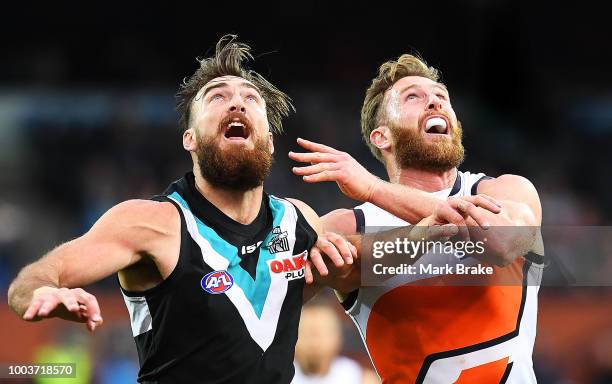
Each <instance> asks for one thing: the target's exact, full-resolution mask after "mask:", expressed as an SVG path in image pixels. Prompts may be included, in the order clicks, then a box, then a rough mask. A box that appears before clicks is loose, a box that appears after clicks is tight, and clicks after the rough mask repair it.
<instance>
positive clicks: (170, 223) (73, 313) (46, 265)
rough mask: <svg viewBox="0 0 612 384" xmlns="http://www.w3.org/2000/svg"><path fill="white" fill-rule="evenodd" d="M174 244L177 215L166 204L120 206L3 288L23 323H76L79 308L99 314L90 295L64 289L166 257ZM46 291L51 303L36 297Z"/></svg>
mask: <svg viewBox="0 0 612 384" xmlns="http://www.w3.org/2000/svg"><path fill="white" fill-rule="evenodd" d="M177 242H179V243H180V217H179V214H178V212H177V211H176V209H175V208H174V207H173V206H172V204H170V203H160V202H155V201H146V200H131V201H126V202H123V203H121V204H118V205H117V206H115V207H113V208H111V209H110V210H109V211H108V212H106V213H105V214H104V215H103V216H102V217H101V218H100V219H99V220H98V222H96V224H95V225H94V226H93V227H92V228H91V229H90V230H89V231H88V232H87V233H86V234H84V235H83V236H81V237H79V238H76V239H74V240H72V241H69V242H66V243H64V244H62V245H60V246H58V247H57V248H55V249H53V250H52V251H51V252H49V253H48V254H46V255H45V256H44V257H42V258H41V259H39V260H38V261H36V262H34V263H32V264H30V265H28V266H26V267H25V268H23V269H22V270H21V271H20V272H19V274H18V276H17V277H16V278H15V280H14V281H13V282H12V284H11V286H10V288H9V293H8V300H9V305H10V306H11V308H12V309H13V310H14V311H15V312H16V313H17V314H18V315H19V316H21V317H23V318H24V319H26V320H38V319H40V318H44V317H55V316H58V317H63V318H66V319H70V320H76V321H80V320H81V317H82V316H81V315H82V314H79V312H78V306H79V305H80V304H84V305H85V306H87V307H88V308H87V310H88V311H89V310H91V311H94V312H95V313H93V312H90V313H89V315H90V316H94V315H97V316H99V309H98V308H97V303H95V299H93V296H91V295H89V294H87V293H86V292H84V291H82V290H79V291H76V296H77V297H74V295H69V294H68V289H69V288H77V287H82V286H85V285H88V284H91V283H93V282H96V281H98V280H101V279H103V278H105V277H107V276H110V275H112V274H113V273H116V272H118V271H121V270H122V269H124V268H127V267H129V266H132V265H134V264H136V263H138V262H140V261H142V260H144V259H146V258H151V259H153V261H154V262H156V263H157V262H159V261H160V260H157V259H155V257H156V255H162V254H168V253H169V252H168V251H167V250H168V249H170V248H172V247H176V249H178V243H177ZM58 288H61V289H60V290H58ZM81 291H82V292H81ZM51 292H53V295H54V297H55V299H56V301H57V302H54V301H53V298H49V297H46V298H45V299H42V298H41V297H42V296H45V294H46V295H47V296H48V295H49V293H51ZM39 299H40V300H39ZM47 299H48V300H47ZM80 299H81V300H83V301H84V303H82V302H81V301H80ZM60 302H61V304H63V305H59V304H60ZM58 305H59V306H58ZM90 306H91V308H89V307H90Z"/></svg>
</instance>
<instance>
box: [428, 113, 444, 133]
mask: <svg viewBox="0 0 612 384" xmlns="http://www.w3.org/2000/svg"><path fill="white" fill-rule="evenodd" d="M425 133H428V134H430V135H448V134H449V130H448V123H447V122H446V119H443V118H441V117H438V116H434V117H431V118H429V119H427V121H426V122H425Z"/></svg>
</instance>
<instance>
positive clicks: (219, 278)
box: [200, 271, 234, 295]
mask: <svg viewBox="0 0 612 384" xmlns="http://www.w3.org/2000/svg"><path fill="white" fill-rule="evenodd" d="M200 285H201V286H202V289H203V290H205V291H206V292H208V293H212V294H213V295H218V294H221V293H224V292H225V291H227V290H228V289H230V288H231V287H232V286H233V285H234V278H233V277H232V275H230V273H229V272H227V271H212V272H209V273H207V274H206V275H205V276H204V277H203V278H202V280H200Z"/></svg>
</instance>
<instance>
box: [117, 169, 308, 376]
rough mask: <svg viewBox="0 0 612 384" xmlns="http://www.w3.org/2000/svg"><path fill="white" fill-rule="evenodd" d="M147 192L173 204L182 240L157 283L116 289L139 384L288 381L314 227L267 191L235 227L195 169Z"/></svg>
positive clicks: (290, 373) (284, 201) (293, 208)
mask: <svg viewBox="0 0 612 384" xmlns="http://www.w3.org/2000/svg"><path fill="white" fill-rule="evenodd" d="M154 199H155V200H160V201H169V202H171V203H172V204H174V205H175V207H176V208H177V209H178V211H179V214H180V216H181V227H182V228H181V246H180V254H179V258H178V263H177V265H176V267H175V268H174V270H173V271H172V273H171V274H170V275H169V276H168V278H167V279H165V280H164V281H163V282H161V283H160V284H158V285H157V286H155V287H153V288H151V289H148V290H146V291H143V292H129V291H126V290H124V289H123V288H122V289H121V291H122V294H123V298H124V300H125V303H126V305H127V307H128V311H129V314H130V320H131V325H132V332H133V335H134V339H135V341H136V347H137V349H138V356H139V361H140V372H139V375H138V382H140V383H159V384H166V383H172V384H180V383H189V384H193V383H289V382H290V381H291V379H292V377H293V374H294V368H293V356H294V349H295V343H296V341H297V330H298V324H299V318H300V311H301V307H302V290H303V288H304V262H305V260H306V257H307V255H308V250H309V249H310V247H311V246H312V245H313V244H314V242H315V241H316V236H317V235H316V233H315V231H314V230H313V229H312V228H311V227H310V225H308V223H307V222H306V220H305V219H304V217H303V216H302V214H301V213H300V211H299V210H298V209H296V207H295V206H294V205H293V204H291V203H290V202H288V201H287V200H283V199H279V198H276V197H274V196H270V195H267V194H265V193H264V196H263V200H262V204H261V208H260V211H259V214H258V216H257V218H256V219H255V220H254V222H253V223H251V224H249V225H243V224H240V223H238V222H236V221H234V220H232V219H231V218H229V217H228V216H226V215H225V214H223V212H221V211H220V210H219V209H217V208H216V207H215V206H214V205H213V204H211V203H210V202H209V201H207V200H206V199H205V198H204V197H203V196H202V195H201V194H200V193H199V192H198V191H197V190H196V188H195V181H194V175H193V173H188V174H187V175H186V176H185V177H184V178H182V179H180V180H178V181H176V182H174V183H173V184H171V185H170V186H169V187H168V189H167V190H166V191H165V192H164V194H163V195H162V196H158V197H156V198H154Z"/></svg>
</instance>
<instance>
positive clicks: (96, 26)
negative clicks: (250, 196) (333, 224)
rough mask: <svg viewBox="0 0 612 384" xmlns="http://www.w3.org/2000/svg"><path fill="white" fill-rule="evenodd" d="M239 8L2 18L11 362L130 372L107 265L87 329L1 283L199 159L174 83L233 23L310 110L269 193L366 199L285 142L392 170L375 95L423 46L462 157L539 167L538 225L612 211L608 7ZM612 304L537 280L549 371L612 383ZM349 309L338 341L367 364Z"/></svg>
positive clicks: (290, 127)
mask: <svg viewBox="0 0 612 384" xmlns="http://www.w3.org/2000/svg"><path fill="white" fill-rule="evenodd" d="M226 5H227V7H226V8H221V7H214V8H212V7H208V6H207V5H201V6H199V7H195V8H193V7H192V6H191V5H187V4H184V5H179V4H174V5H165V6H161V5H156V4H153V3H146V4H144V3H142V4H131V5H128V4H118V3H117V4H116V5H111V4H110V3H108V2H104V3H102V4H101V5H99V6H95V5H94V6H92V7H91V8H89V9H84V8H83V9H81V8H80V7H77V6H62V5H45V6H34V5H31V6H30V8H29V9H19V10H15V11H14V12H13V11H12V10H10V9H9V10H7V12H4V14H3V15H2V16H1V18H2V19H1V20H2V21H3V22H2V26H1V27H0V28H1V31H2V34H1V35H2V36H1V37H0V39H1V41H2V59H1V61H0V296H1V297H2V300H1V304H0V324H1V325H0V336H1V339H0V340H1V343H0V362H26V361H37V360H40V359H43V358H44V357H45V356H49V355H52V356H61V355H62V354H64V355H63V356H73V354H75V353H77V354H79V353H84V354H81V355H80V356H81V357H79V360H78V364H79V366H80V367H84V370H83V373H86V376H87V377H85V378H83V380H82V381H81V382H93V383H121V382H123V381H121V380H123V379H122V378H123V377H132V378H133V377H134V376H133V375H135V371H136V370H137V361H136V359H137V356H136V351H135V346H134V343H133V340H132V338H131V334H130V330H129V319H128V315H127V310H126V309H125V307H124V304H123V302H122V300H121V296H120V294H119V291H118V287H117V284H116V281H115V279H114V278H109V279H107V280H106V281H104V282H101V283H99V284H97V285H96V286H95V287H93V288H92V289H91V291H92V292H93V293H95V294H96V295H98V296H99V300H100V301H101V306H102V311H103V315H104V317H105V324H104V326H103V327H102V328H101V329H99V330H98V331H96V334H95V335H93V336H89V335H86V333H85V331H84V327H83V326H81V325H78V324H73V323H63V322H61V321H59V320H51V321H45V322H42V323H37V324H28V323H25V322H21V321H19V319H17V318H16V316H14V315H13V314H12V313H11V312H10V311H9V309H8V307H7V305H6V291H7V289H8V284H9V283H10V281H11V280H12V279H13V278H14V276H15V274H16V273H17V271H18V270H19V269H20V268H21V267H22V266H24V265H25V264H26V263H28V262H31V261H33V260H35V259H36V258H38V257H40V256H41V255H42V254H43V253H44V252H46V251H47V250H49V249H50V248H52V247H54V246H55V245H57V244H59V243H61V242H62V241H65V240H67V239H70V238H73V237H76V236H78V235H80V234H82V233H83V232H85V231H86V230H87V229H88V228H89V227H90V226H91V224H92V223H93V222H94V221H95V220H96V219H97V218H98V217H99V216H100V215H101V213H103V212H104V211H105V210H106V209H108V208H109V207H111V206H112V205H114V204H115V203H117V202H119V201H122V200H125V199H130V198H147V197H150V196H152V195H154V194H156V193H158V192H160V191H162V190H163V189H164V188H165V187H166V185H167V184H169V183H170V182H171V181H173V180H175V179H177V178H179V177H180V176H181V175H182V174H183V173H184V172H185V171H187V170H188V169H189V166H190V159H189V157H188V156H187V154H186V153H184V151H183V150H182V148H181V145H180V133H179V131H178V128H177V123H176V121H177V115H176V113H175V111H174V99H173V94H174V92H175V91H176V89H177V87H178V84H179V83H180V81H181V80H182V79H183V77H185V76H188V75H190V74H191V73H193V71H194V70H195V68H196V62H195V60H194V59H195V57H196V56H200V57H202V56H204V55H205V54H206V53H208V52H209V50H210V48H211V47H212V46H213V45H214V43H215V42H216V41H217V39H218V38H219V37H220V36H221V35H223V34H224V33H228V32H233V33H237V34H239V35H240V38H241V40H243V41H245V42H247V43H249V44H251V45H252V47H253V48H254V52H255V54H256V57H257V62H256V64H255V69H257V70H258V71H260V72H261V73H262V74H264V75H265V76H267V77H268V78H269V79H270V80H271V81H272V82H273V83H275V84H277V85H278V86H279V87H280V88H281V89H283V90H285V91H286V92H287V93H289V95H290V96H292V98H293V100H294V104H295V106H296V108H297V113H296V114H295V115H293V116H292V117H291V118H289V119H288V120H287V121H286V122H285V130H286V133H285V135H283V136H278V137H276V139H275V140H276V162H275V165H274V169H273V172H272V176H271V177H270V178H269V180H268V181H267V184H266V189H267V191H268V192H270V193H273V194H276V195H281V196H284V195H287V196H295V197H298V198H300V199H302V200H304V201H306V202H307V203H309V204H310V205H311V206H313V207H314V208H315V209H316V210H317V212H318V213H319V214H324V213H326V212H328V211H330V210H332V209H334V208H338V207H351V206H353V205H355V203H354V202H352V201H350V200H348V199H346V198H344V197H343V196H342V195H341V194H340V192H339V191H338V190H337V188H336V186H335V184H334V185H331V184H326V185H306V184H304V183H302V182H301V180H300V179H299V178H297V177H295V176H293V175H292V174H291V172H290V167H291V162H290V161H289V160H288V159H287V156H286V154H287V152H288V151H289V150H292V149H294V150H295V149H296V145H295V139H296V137H298V136H301V137H305V138H309V139H313V140H316V141H320V142H323V143H326V144H329V145H332V146H334V147H336V148H338V149H341V150H345V151H348V152H350V153H351V154H352V155H353V156H354V157H355V158H357V159H358V160H359V161H360V162H361V163H362V164H364V165H366V166H367V167H368V168H369V169H371V170H372V171H374V172H375V173H377V174H378V175H380V176H384V173H383V169H382V167H381V166H380V165H379V164H378V163H377V162H376V161H375V160H374V159H373V157H371V155H370V153H369V151H368V149H367V147H366V146H365V145H364V144H363V143H362V140H361V135H360V129H359V111H360V108H361V103H362V100H363V95H364V91H365V89H366V87H367V86H368V85H369V82H370V81H371V79H372V77H373V76H374V74H375V71H376V70H377V68H378V66H379V65H380V64H381V63H382V62H383V61H385V60H387V59H389V58H393V57H397V56H399V55H400V54H401V53H404V52H410V51H412V50H413V49H416V50H418V51H419V52H420V53H421V54H422V55H423V56H424V57H425V58H426V59H427V60H428V61H429V63H430V64H432V65H434V66H437V67H438V68H440V69H441V70H442V73H443V75H444V78H443V81H444V82H445V83H446V84H447V85H448V87H449V89H450V92H451V98H452V102H453V105H454V108H455V110H456V112H457V114H458V116H459V118H460V120H461V121H462V123H463V127H464V134H465V139H464V144H465V146H466V149H467V158H466V162H465V164H464V166H463V168H465V169H468V170H476V171H483V172H486V173H487V174H489V175H493V176H495V175H499V174H501V173H516V174H520V175H523V176H526V177H528V178H529V179H530V180H532V182H533V183H534V184H535V185H536V187H537V188H538V190H539V193H540V195H541V199H542V202H543V209H544V224H545V225H546V224H548V225H574V226H603V225H608V224H609V223H610V220H611V217H612V199H610V198H609V191H610V188H611V187H612V185H611V184H612V178H611V177H610V175H609V169H610V165H611V161H610V157H609V156H610V148H612V88H611V87H610V84H612V81H611V80H612V71H610V67H611V65H612V60H611V59H610V57H606V52H605V51H607V48H606V46H607V44H609V40H610V37H612V35H611V34H610V31H609V25H608V24H609V22H608V21H607V20H606V18H605V14H604V13H603V12H601V11H599V10H598V8H597V7H595V6H591V5H589V4H586V3H581V5H580V7H576V8H573V7H572V8H570V7H569V6H565V5H561V4H558V3H551V4H546V3H537V4H532V3H528V2H515V1H504V0H499V1H492V2H487V1H481V0H471V1H462V2H452V3H450V2H449V3H447V4H442V3H436V5H435V6H432V5H426V4H425V3H423V2H419V3H414V4H412V3H411V4H404V5H403V6H402V7H399V6H396V5H392V4H390V3H389V4H373V3H370V2H367V3H366V2H363V3H361V2H341V3H337V4H336V5H334V6H330V5H324V3H323V2H303V1H300V2H294V3H285V2H274V3H272V4H268V5H266V6H263V5H257V4H255V3H253V4H250V5H244V4H233V3H230V2H228V3H227V4H226ZM404 8H405V9H404ZM545 240H546V239H545ZM610 249H612V244H611V246H610V247H609V250H610ZM576 256H577V257H579V256H580V255H576ZM610 264H612V263H608V270H609V272H610V273H612V265H610ZM610 299H612V291H611V290H610V289H609V288H605V287H579V288H578V287H572V288H567V287H543V288H542V289H541V291H540V312H539V324H538V335H537V339H536V348H535V353H534V363H535V367H536V372H537V375H538V379H539V382H541V383H612V321H611V320H612V306H611V305H610ZM336 308H337V311H338V313H339V314H340V315H341V311H340V306H336ZM341 316H343V315H341ZM343 320H344V323H343V333H344V342H343V347H342V353H343V354H344V355H347V356H350V357H353V358H355V359H357V360H358V361H360V362H361V363H362V364H364V365H367V364H369V362H368V359H367V356H366V355H365V353H364V350H363V347H362V346H361V341H360V339H359V336H358V334H357V332H356V330H355V329H354V327H353V325H352V323H350V321H348V318H346V317H344V316H343ZM475 326H477V325H476V324H475ZM130 375H132V376H130ZM0 381H1V380H0ZM132 381H134V380H132ZM24 382H26V381H24ZM38 382H43V381H38ZM53 382H57V381H53ZM74 382H76V381H74ZM125 382H131V381H125Z"/></svg>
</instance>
